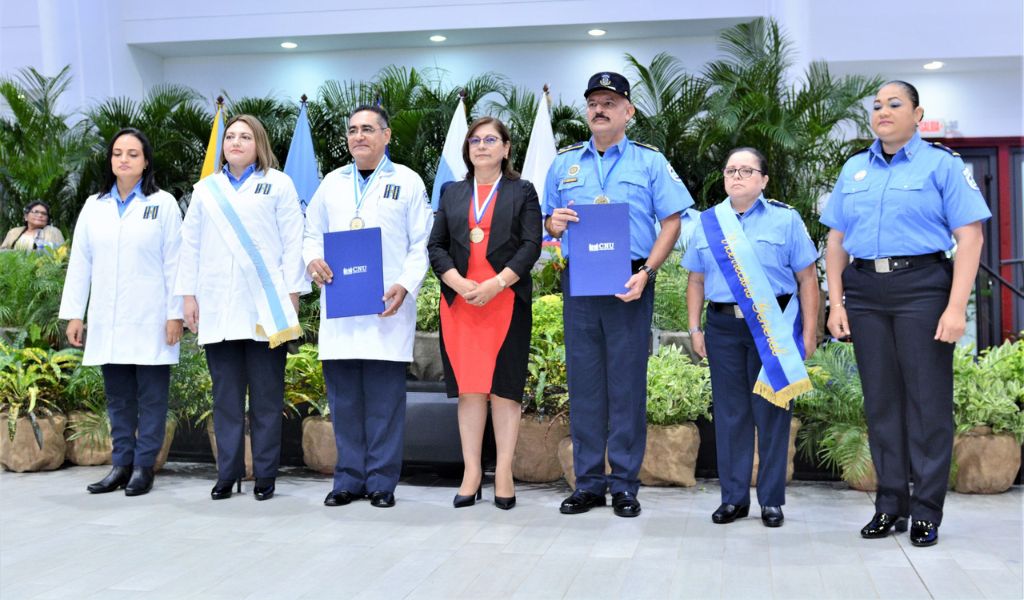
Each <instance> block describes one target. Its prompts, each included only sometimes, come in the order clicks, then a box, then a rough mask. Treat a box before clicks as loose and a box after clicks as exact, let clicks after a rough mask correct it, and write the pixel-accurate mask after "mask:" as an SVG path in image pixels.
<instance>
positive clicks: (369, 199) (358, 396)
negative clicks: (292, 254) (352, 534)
mask: <svg viewBox="0 0 1024 600" xmlns="http://www.w3.org/2000/svg"><path fill="white" fill-rule="evenodd" d="M390 140H391V129H390V128H389V127H388V115H387V112H385V111H384V109H382V108H380V107H378V106H359V107H356V108H355V109H354V110H353V111H352V113H351V114H350V115H349V124H348V148H349V152H350V153H351V154H352V159H353V162H352V164H349V165H346V166H344V167H341V168H340V169H337V170H335V171H332V172H330V173H328V174H327V176H326V177H324V180H323V182H322V183H321V184H320V187H319V188H318V189H317V191H316V194H314V195H313V199H312V200H311V201H310V203H309V207H308V208H307V209H306V233H305V240H304V242H303V258H304V260H305V262H306V269H307V274H308V276H309V277H310V278H311V279H312V280H313V281H314V282H315V283H316V284H317V285H319V286H321V287H322V286H323V285H324V284H325V283H330V282H331V281H332V280H333V278H334V271H332V270H331V265H329V264H328V263H327V262H326V261H325V260H324V238H323V235H324V233H327V232H331V231H348V230H354V229H362V228H364V227H380V229H381V243H382V253H383V257H382V258H383V276H384V290H385V291H384V306H385V308H384V311H383V312H382V313H381V314H380V315H364V316H353V317H341V318H337V319H328V318H327V310H326V304H325V302H326V299H325V294H321V296H320V302H321V305H320V306H321V310H320V339H319V341H320V360H321V361H323V371H324V381H325V383H326V385H327V400H328V402H329V403H330V406H331V417H332V418H331V421H332V423H333V425H334V439H335V443H336V444H337V447H338V462H337V464H336V465H335V469H334V485H333V487H332V489H331V491H330V492H329V493H328V494H327V497H326V498H325V499H324V504H325V505H326V506H343V505H346V504H349V503H351V502H352V501H353V500H357V499H360V498H363V497H369V498H370V503H371V504H372V505H373V506H375V507H377V508H389V507H391V506H394V505H395V488H396V487H397V486H398V477H399V475H400V474H401V471H402V434H403V431H404V428H405V396H406V389H405V371H406V365H407V363H409V362H410V361H412V346H413V338H414V336H415V332H416V294H417V292H418V291H419V287H420V284H421V283H422V282H423V276H424V275H426V272H427V268H428V267H429V266H430V261H429V259H428V258H427V238H428V237H429V235H430V228H431V226H432V225H433V222H434V214H433V212H432V211H431V210H430V198H429V197H428V196H427V192H426V189H425V187H424V186H423V180H422V179H420V176H419V175H417V174H416V173H414V172H413V171H412V170H411V169H409V168H408V167H405V166H402V165H398V164H395V163H393V162H391V159H389V158H388V157H387V155H386V153H385V149H386V148H387V145H388V142H389V141H390Z"/></svg>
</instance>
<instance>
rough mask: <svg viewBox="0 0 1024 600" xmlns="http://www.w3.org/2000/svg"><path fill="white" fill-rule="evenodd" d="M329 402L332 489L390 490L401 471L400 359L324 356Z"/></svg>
mask: <svg viewBox="0 0 1024 600" xmlns="http://www.w3.org/2000/svg"><path fill="white" fill-rule="evenodd" d="M323 369H324V382H325V383H326V384H327V401H328V402H329V403H330V405H331V423H332V424H333V425H334V443H335V444H336V445H337V448H338V462H337V464H336V465H334V489H333V491H335V492H350V493H353V494H372V493H374V492H392V493H393V492H394V491H395V487H397V486H398V477H399V476H400V475H401V474H402V436H403V433H404V431H405V370H406V363H402V362H396V361H390V360H325V361H323Z"/></svg>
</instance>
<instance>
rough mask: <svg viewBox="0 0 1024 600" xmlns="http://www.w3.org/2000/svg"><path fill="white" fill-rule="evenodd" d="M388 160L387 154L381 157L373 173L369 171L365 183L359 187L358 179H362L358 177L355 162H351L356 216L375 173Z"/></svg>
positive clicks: (378, 171) (375, 176)
mask: <svg viewBox="0 0 1024 600" xmlns="http://www.w3.org/2000/svg"><path fill="white" fill-rule="evenodd" d="M388 162H389V161H388V157H387V156H385V157H383V158H381V159H380V162H379V163H377V168H376V169H374V170H373V173H370V176H369V177H367V178H366V184H365V185H363V186H362V188H360V186H359V180H360V179H362V177H360V175H359V168H358V167H356V164H355V163H354V162H353V163H352V197H353V198H354V199H355V201H356V216H357V217H358V216H359V209H361V208H362V207H363V200H365V199H366V194H367V192H369V191H370V188H371V187H372V186H373V181H374V180H375V179H377V175H378V174H379V173H380V171H381V169H382V168H383V167H384V165H385V164H386V163H388Z"/></svg>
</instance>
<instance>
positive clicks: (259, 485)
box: [252, 477, 275, 500]
mask: <svg viewBox="0 0 1024 600" xmlns="http://www.w3.org/2000/svg"><path fill="white" fill-rule="evenodd" d="M274 481H275V479H274V478H273V477H257V478H256V485H255V486H253V488H252V495H253V496H256V499H257V500H270V499H271V498H273V497H274Z"/></svg>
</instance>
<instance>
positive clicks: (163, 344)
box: [59, 191, 182, 365]
mask: <svg viewBox="0 0 1024 600" xmlns="http://www.w3.org/2000/svg"><path fill="white" fill-rule="evenodd" d="M180 242H181V210H180V209H179V208H178V203H177V202H176V201H175V199H174V197H173V196H171V195H170V194H169V193H167V192H164V191H159V192H157V193H155V194H153V195H152V196H142V197H140V196H136V197H135V198H133V199H132V201H131V203H130V204H129V205H128V207H127V208H126V209H125V212H124V215H123V216H118V212H117V200H116V199H114V198H113V197H111V196H110V194H104V195H103V196H97V195H92V196H90V197H89V198H88V199H87V200H86V201H85V206H83V207H82V212H81V214H80V215H79V216H78V223H77V224H76V225H75V235H74V237H73V238H72V240H71V259H70V260H69V261H68V271H67V276H66V277H65V279H64V293H63V295H62V297H61V302H60V313H59V317H60V318H61V319H81V318H83V316H85V315H86V305H88V317H87V318H86V319H85V321H86V324H87V326H88V331H87V334H86V337H85V355H84V357H83V358H82V364H85V365H103V364H111V363H113V364H134V365H170V364H175V363H177V362H178V344H174V345H173V346H168V345H167V321H168V320H170V319H180V318H182V306H181V298H179V297H176V296H175V295H174V277H175V273H176V271H177V268H178V245H179V243H180Z"/></svg>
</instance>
